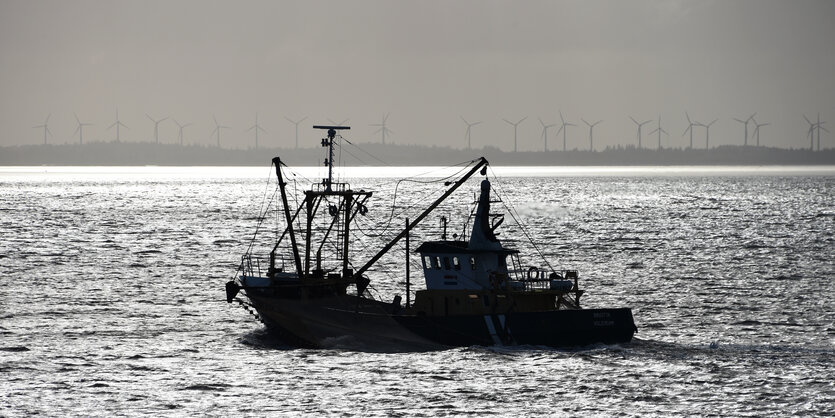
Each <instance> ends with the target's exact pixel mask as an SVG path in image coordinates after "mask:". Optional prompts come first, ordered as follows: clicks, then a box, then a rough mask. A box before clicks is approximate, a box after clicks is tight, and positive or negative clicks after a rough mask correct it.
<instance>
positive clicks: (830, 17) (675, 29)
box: [0, 0, 835, 150]
mask: <svg viewBox="0 0 835 418" xmlns="http://www.w3.org/2000/svg"><path fill="white" fill-rule="evenodd" d="M833 45H835V2H833V1H804V0H797V1H761V0H753V1H707V0H700V1H663V2H662V1H646V0H636V1H622V0H614V1H608V0H601V1H585V0H584V1H541V2H537V1H524V2H515V1H410V2H406V1H388V0H386V1H309V0H305V1H234V2H233V1H223V2H219V1H203V0H183V1H168V0H166V1H130V2H127V1H112V0H108V1H63V0H61V1H37V0H35V1H32V0H26V1H9V0H0V66H2V73H0V145H11V144H38V143H41V142H43V133H42V131H41V130H38V129H34V128H32V127H33V126H35V125H40V124H42V123H43V122H44V119H45V118H46V116H47V114H51V115H52V116H51V118H50V119H49V128H50V130H51V132H52V133H53V134H54V137H52V138H50V139H49V141H50V142H54V143H64V142H71V141H75V142H77V141H78V135H77V134H76V135H75V136H73V132H74V131H75V130H76V125H77V124H76V120H75V116H73V113H74V112H75V113H77V114H78V117H79V118H80V119H81V121H82V122H85V123H91V124H93V125H91V126H86V127H85V128H84V140H85V142H87V141H110V140H113V139H114V138H115V137H116V133H115V130H112V129H111V130H108V129H107V128H108V127H109V126H110V125H111V124H112V123H113V122H114V121H115V119H116V109H117V107H118V110H119V118H120V119H121V121H122V122H123V123H124V124H126V125H127V126H128V128H129V129H127V130H122V133H121V136H122V140H123V141H149V140H153V132H154V125H153V123H152V122H151V121H150V120H148V118H147V117H146V113H147V114H150V115H151V116H152V117H154V118H162V117H165V116H170V117H172V118H174V119H176V120H177V121H179V122H180V123H182V124H185V123H192V124H193V125H192V126H190V127H188V128H186V129H185V142H186V143H200V144H214V143H215V138H214V137H212V136H211V134H212V131H213V130H214V121H213V120H212V115H213V114H214V115H216V116H217V119H218V121H219V122H220V123H221V124H223V125H227V126H229V127H231V128H230V129H226V130H224V131H223V135H222V142H223V145H224V146H227V147H248V146H252V144H253V142H254V139H253V132H252V131H249V132H247V131H246V129H247V128H249V127H251V126H252V125H253V124H254V119H255V113H256V112H258V114H259V124H260V125H261V126H262V127H263V128H264V129H265V130H266V133H261V134H260V141H261V143H262V144H265V145H271V146H291V145H292V144H293V141H294V128H293V125H292V124H291V123H289V122H288V121H287V120H285V117H290V118H293V119H297V118H301V117H303V116H307V117H308V119H307V121H305V122H304V123H303V124H302V125H301V126H300V130H299V131H300V140H301V141H303V142H304V143H307V144H311V145H315V144H317V143H318V138H319V137H320V134H319V133H316V132H313V131H312V130H310V129H309V127H310V125H311V124H312V123H314V122H315V123H327V119H328V118H330V119H333V120H335V121H342V120H344V119H350V121H349V124H350V125H351V126H352V131H351V132H350V134H348V135H346V136H347V137H348V138H350V139H352V140H354V141H356V142H370V141H379V140H380V138H379V134H376V135H375V134H374V131H375V130H376V129H377V128H376V127H373V126H369V125H370V124H374V123H379V122H380V119H381V118H382V115H383V114H385V113H390V117H389V119H388V127H389V128H390V129H391V130H392V131H393V134H391V135H390V136H389V138H387V139H388V140H390V141H392V142H395V143H400V144H427V145H450V146H454V147H459V148H463V147H466V139H465V137H464V132H465V130H466V125H465V124H464V122H462V121H461V119H460V116H463V117H464V118H466V119H468V120H470V121H481V122H482V123H481V124H479V125H477V126H474V127H473V131H472V141H473V146H474V147H478V148H480V147H482V146H484V145H491V146H498V147H500V148H502V149H504V150H512V147H513V128H512V127H511V126H510V125H508V124H507V123H505V122H503V121H502V118H507V119H510V120H513V121H516V120H518V119H521V118H522V117H525V116H527V117H528V119H527V120H526V121H524V122H523V123H522V124H521V125H519V131H518V146H519V149H520V150H539V149H542V146H543V145H542V139H541V137H540V134H541V132H542V126H541V125H540V122H539V120H537V118H542V119H543V120H545V121H546V122H547V123H556V122H558V121H559V115H558V113H557V112H558V110H560V109H561V110H562V112H563V114H564V115H565V116H566V119H567V120H568V121H569V122H573V123H576V124H577V125H578V126H576V127H570V128H569V131H568V147H569V148H575V147H576V148H587V147H588V128H587V127H586V126H585V125H584V124H583V122H581V121H580V118H581V117H582V118H585V119H586V120H587V121H589V122H593V121H596V120H599V119H602V120H603V123H601V124H600V125H598V126H597V127H596V128H595V130H594V140H595V146H596V148H597V149H602V148H603V147H605V146H607V145H613V144H634V143H636V141H637V139H636V128H635V124H634V123H633V122H632V121H630V120H629V116H630V115H632V116H633V117H635V118H636V119H639V120H648V119H657V118H658V115H659V114H660V115H661V116H662V126H663V127H664V129H665V130H666V131H667V132H669V133H670V135H669V136H665V137H664V138H663V143H664V145H665V146H682V145H685V144H687V143H688V142H689V138H688V137H683V136H682V132H683V130H684V129H685V128H686V127H687V123H686V119H685V115H684V112H685V111H688V112H689V113H690V115H691V117H693V118H694V119H697V120H699V121H702V122H705V123H707V122H710V121H711V120H713V119H715V118H718V119H719V120H718V121H717V122H716V124H715V125H713V127H712V128H711V130H710V136H711V137H710V140H711V145H714V144H741V143H742V140H743V126H742V124H740V123H737V122H735V121H733V118H747V117H748V116H749V115H750V114H751V113H754V112H757V120H758V121H760V122H768V123H771V125H769V126H765V127H763V128H762V131H761V136H760V138H761V143H763V144H765V145H772V146H773V145H778V146H784V147H806V146H808V144H809V142H808V140H807V139H806V137H805V135H806V129H807V128H808V125H807V124H806V122H805V121H804V120H803V116H802V115H803V114H804V113H805V114H806V115H807V116H809V117H810V118H816V117H817V113H818V112H820V114H821V119H822V120H825V121H827V122H828V123H827V124H825V125H823V126H824V127H828V128H829V130H830V131H832V132H833V133H835V46H833ZM656 127H657V122H651V123H650V124H648V125H647V126H645V127H644V128H643V132H644V144H645V145H646V144H650V145H652V146H655V145H656V144H657V136H655V135H652V136H650V135H648V133H649V132H651V131H652V130H654V129H655V128H656ZM751 130H753V126H751ZM556 131H557V128H552V129H551V130H550V131H549V132H550V136H551V138H550V143H551V148H557V147H561V143H562V139H561V138H560V139H557V138H555V137H554V134H555V133H556ZM694 138H695V143H696V145H697V146H698V147H703V146H704V140H705V138H704V129H703V128H697V129H696V134H695V136H694ZM160 140H161V142H166V143H173V142H176V141H177V126H176V125H175V124H174V122H173V121H172V120H167V121H164V122H162V123H161V124H160ZM822 144H823V146H825V147H832V146H835V135H833V134H828V133H826V132H823V134H822Z"/></svg>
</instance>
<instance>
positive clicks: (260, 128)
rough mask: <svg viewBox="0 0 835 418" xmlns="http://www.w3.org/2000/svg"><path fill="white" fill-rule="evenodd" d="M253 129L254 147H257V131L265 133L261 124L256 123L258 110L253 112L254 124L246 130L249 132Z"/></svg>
mask: <svg viewBox="0 0 835 418" xmlns="http://www.w3.org/2000/svg"><path fill="white" fill-rule="evenodd" d="M253 129H254V130H255V149H258V131H262V132H264V133H267V131H265V130H264V128H262V127H261V125H258V112H255V125H252V126H250V127H249V129H247V130H246V131H247V132H249V131H251V130H253Z"/></svg>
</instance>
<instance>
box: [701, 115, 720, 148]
mask: <svg viewBox="0 0 835 418" xmlns="http://www.w3.org/2000/svg"><path fill="white" fill-rule="evenodd" d="M717 120H719V119H714V120H713V121H712V122H710V123H708V124H707V125H705V124H704V123H701V122H696V123H697V124H698V125H699V126H704V127H705V149H708V148H710V125H713V124H714V123H716V121H717Z"/></svg>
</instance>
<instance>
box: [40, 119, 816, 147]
mask: <svg viewBox="0 0 835 418" xmlns="http://www.w3.org/2000/svg"><path fill="white" fill-rule="evenodd" d="M558 115H559V122H553V123H549V122H545V121H544V120H543V119H542V118H537V120H538V121H539V124H540V125H541V128H542V130H541V131H540V136H539V140H540V141H542V142H541V144H542V150H543V151H546V152H548V151H568V150H569V147H568V143H569V141H568V135H569V133H568V132H569V128H580V124H579V122H582V124H583V125H585V127H586V128H587V129H588V134H587V138H588V147H587V148H586V147H584V146H582V145H581V146H579V147H577V146H575V147H572V148H571V149H572V150H588V151H598V150H599V148H595V143H594V128H595V127H596V126H598V125H600V124H602V123H605V121H604V120H602V119H600V120H594V119H592V121H589V120H586V119H585V118H582V117H581V118H579V120H578V121H577V123H575V122H572V121H570V120H567V119H566V118H565V116H564V115H563V113H562V111H561V110H560V111H558ZM50 116H51V114H49V115H47V117H46V119H45V120H44V122H43V123H42V124H39V125H35V126H33V127H32V128H33V129H39V130H42V132H43V144H44V145H46V144H49V143H50V142H49V140H50V138H53V139H54V136H53V133H52V131H51V130H50V128H49V119H50ZM73 116H74V117H75V122H76V125H75V126H76V128H75V130H74V131H73V132H72V135H71V137H70V138H71V140H72V142H74V141H75V140H76V139H77V141H78V143H79V144H84V143H85V142H84V133H85V128H87V129H91V128H90V127H92V126H94V125H93V124H92V123H88V122H82V120H81V119H80V118H79V117H78V115H77V114H73ZM144 116H145V117H146V118H147V119H148V122H145V125H144V126H142V127H141V128H140V129H142V130H143V131H147V134H150V133H151V127H153V131H152V132H153V137H152V139H151V141H152V142H154V143H157V144H159V143H161V142H160V125H161V124H163V123H165V122H167V121H168V120H169V119H170V120H171V122H170V123H173V124H174V125H175V126H176V129H177V139H176V141H177V142H176V143H178V144H179V145H184V143H185V137H186V128H189V127H192V126H193V125H194V124H193V123H191V122H184V121H180V120H177V119H175V118H173V117H170V116H165V117H162V118H159V119H157V118H154V117H152V116H151V115H149V114H145V115H144ZM802 116H803V120H805V122H806V124H807V128H806V130H805V138H806V139H807V140H809V149H810V150H812V151H814V150H817V151H820V150H821V131H824V132H826V133H829V130H827V129H826V128H825V127H824V126H823V125H824V124H826V122H825V121H821V119H820V113H818V115H817V118H816V119H814V120H813V119H810V118H808V117H807V116H806V115H802ZM388 118H389V114H385V115H383V117H382V119H381V121H380V123H370V124H367V126H369V127H371V128H372V129H373V128H376V130H374V132H373V133H372V134H371V135H379V138H380V143H381V144H386V138H387V137H391V136H392V135H394V134H395V133H394V131H392V130H391V129H389V127H388V126H387V122H388ZM459 118H460V119H461V121H462V122H463V123H464V127H465V131H464V138H465V139H466V149H468V150H470V149H472V148H473V132H474V131H475V130H476V129H478V128H475V127H476V126H477V125H481V124H482V123H483V122H482V121H470V120H468V119H465V118H464V117H463V116H459ZM284 119H285V120H286V122H288V123H289V125H287V126H286V128H287V129H288V131H289V128H290V127H292V129H293V133H294V136H293V137H294V139H295V141H294V143H293V146H294V148H296V149H297V148H299V124H301V123H302V122H304V121H306V120H308V117H307V116H305V117H301V118H296V119H291V118H290V117H286V116H285V117H284ZM527 119H528V117H527V116H526V117H522V118H520V119H516V120H515V121H514V120H509V119H506V118H502V121H503V122H505V123H506V124H507V125H508V127H509V128H511V129H512V135H513V136H512V140H513V143H512V145H513V148H512V149H513V152H519V147H518V145H519V141H518V139H519V132H518V128H519V126H520V125H522V124H523V123H524V122H526V121H527ZM627 120H628V121H631V122H632V124H633V125H634V128H635V137H634V142H633V141H629V142H625V143H623V144H619V145H620V146H624V147H636V148H637V149H639V150H640V149H652V148H655V149H662V148H665V146H664V145H663V143H664V141H663V139H665V138H666V139H667V141H666V142H667V146H666V148H681V149H685V150H686V149H710V148H711V146H712V144H711V142H710V128H711V127H712V126H713V125H714V124H715V123H716V122H717V121H718V120H719V119H713V120H711V121H710V122H704V121H701V120H697V119H694V118H691V116H690V114H689V113H688V112H684V120H686V125H684V126H685V128H684V131H683V132H682V134H681V136H680V138H679V139H676V138H677V137H676V136H671V135H670V133H669V132H668V131H667V130H666V129H665V128H664V125H663V124H662V119H661V115H658V118H657V119H646V120H641V119H636V118H634V117H633V116H632V115H628V119H624V121H622V122H624V123H625V122H626V121H627ZM731 120H732V121H734V122H737V123H739V124H740V125H739V134H740V136H741V138H740V139H739V143H737V144H735V145H740V146H746V147H747V146H757V147H760V146H761V142H760V134H761V130H762V128H764V127H766V126H769V125H771V123H769V122H765V121H762V120H757V114H756V113H753V114H751V115H749V116H747V117H743V118H731ZM212 121H213V126H214V129H213V130H211V133H210V135H209V137H210V138H211V139H213V142H214V143H215V146H217V147H218V148H221V147H223V146H224V145H226V144H224V142H223V137H224V132H225V131H226V132H229V131H230V130H232V129H233V128H232V127H230V126H227V125H224V124H222V123H220V122H219V121H218V119H217V117H216V116H214V115H212ZM328 122H329V123H331V124H333V125H345V124H347V123H348V122H349V120H348V119H345V120H342V121H339V122H337V121H334V120H332V119H328ZM170 123H169V124H168V125H170ZM624 123H621V126H622V125H623V124H624ZM650 124H651V125H650ZM645 125H649V126H648V128H647V129H649V128H654V129H653V130H652V131H650V132H649V133H646V134H644V132H643V130H644V126H645ZM557 127H558V129H557V131H556V134H555V138H556V140H557V141H558V143H557V146H556V147H554V146H553V143H549V139H551V138H549V130H550V129H552V128H557ZM165 128H166V129H168V130H170V129H172V128H173V127H172V126H165ZM122 129H130V128H129V127H128V125H126V124H125V123H124V122H122V120H121V119H120V118H119V112H118V110H117V111H116V118H115V120H114V121H113V122H112V123H111V124H110V125H109V126H107V127H106V128H105V129H104V130H103V131H104V132H106V133H107V134H109V135H110V136H111V138H112V139H109V140H108V141H115V142H121V141H122V138H121V130H122ZM671 129H672V128H671ZM267 133H268V132H267V130H266V129H265V128H264V127H263V126H261V124H260V123H259V119H258V113H256V114H255V120H254V123H253V124H252V125H251V126H249V127H247V128H246V129H242V130H240V131H239V132H238V135H243V134H247V135H252V141H253V142H252V145H253V146H254V148H255V149H258V148H259V147H264V146H267V147H273V146H275V144H264V143H263V141H262V139H261V138H260V137H259V134H267ZM285 133H288V132H285ZM494 133H495V131H494ZM507 133H508V135H509V134H510V131H508V132H507ZM147 134H145V135H147ZM579 134H580V135H581V136H583V137H585V136H586V134H585V133H584V132H582V131H581V132H579ZM575 135H576V134H575ZM560 137H561V138H560ZM694 137H695V138H694ZM560 139H561V141H559V140H560ZM574 140H575V141H576V138H575V139H574ZM108 141H105V142H108ZM702 141H703V142H702ZM163 142H164V143H171V142H170V141H165V140H164V141H163ZM559 142H561V144H560V143H559ZM675 144H678V145H675ZM448 145H452V144H448ZM463 145H464V144H462V146H463ZM453 147H454V145H453Z"/></svg>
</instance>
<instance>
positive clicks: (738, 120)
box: [734, 118, 746, 123]
mask: <svg viewBox="0 0 835 418" xmlns="http://www.w3.org/2000/svg"><path fill="white" fill-rule="evenodd" d="M734 120H735V121H737V122H739V123H746V122H745V121H744V120H740V119H737V118H734Z"/></svg>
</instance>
